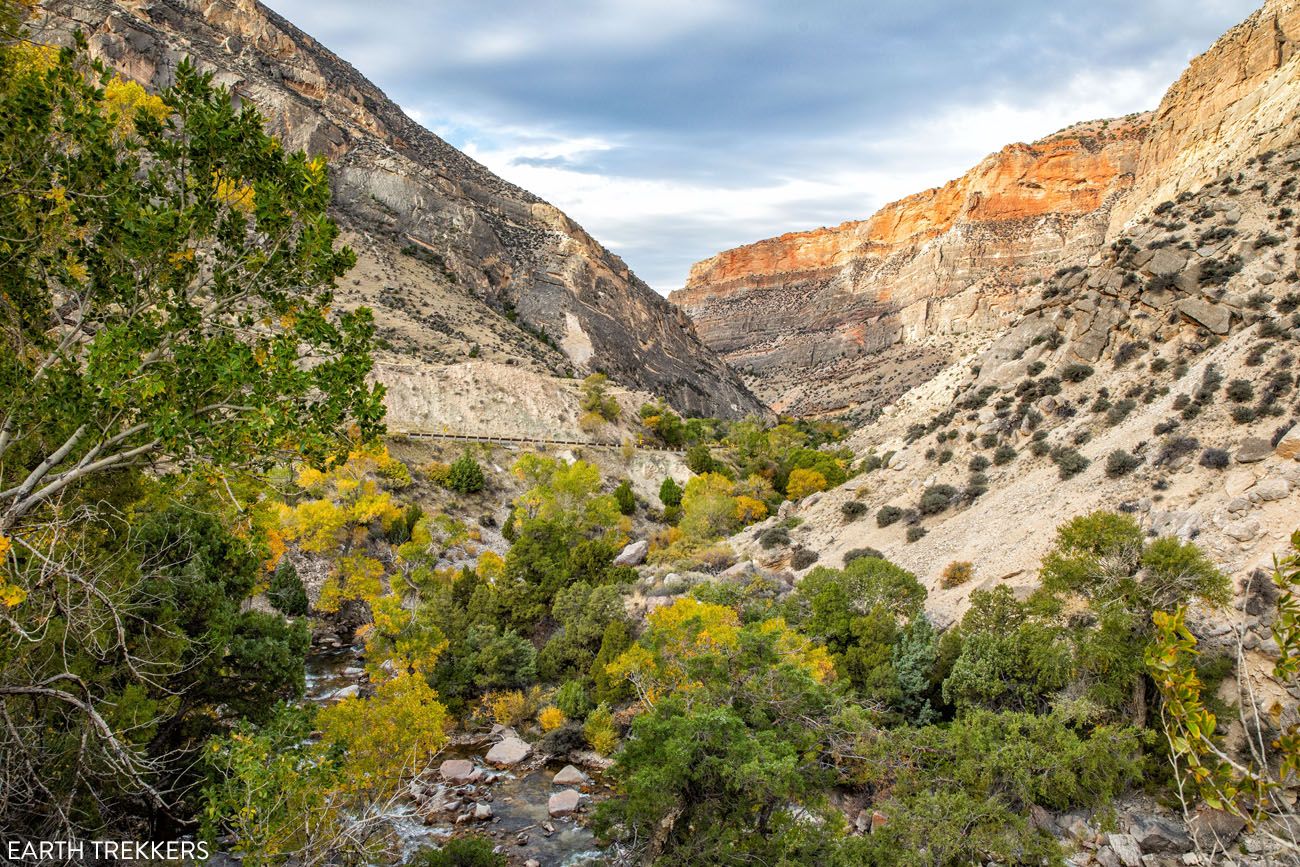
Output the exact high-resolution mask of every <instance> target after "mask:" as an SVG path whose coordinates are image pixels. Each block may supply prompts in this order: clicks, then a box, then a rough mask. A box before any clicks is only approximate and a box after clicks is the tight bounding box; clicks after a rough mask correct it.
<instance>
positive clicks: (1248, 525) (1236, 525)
mask: <svg viewBox="0 0 1300 867" xmlns="http://www.w3.org/2000/svg"><path fill="white" fill-rule="evenodd" d="M1223 535H1225V536H1229V537H1231V538H1233V539H1236V540H1237V541H1238V542H1249V541H1250V540H1251V539H1254V538H1255V537H1256V536H1258V535H1259V521H1256V520H1254V519H1253V518H1246V519H1243V520H1241V521H1233V522H1232V523H1231V524H1228V525H1226V526H1224V528H1223Z"/></svg>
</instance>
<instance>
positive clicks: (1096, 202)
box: [670, 0, 1300, 414]
mask: <svg viewBox="0 0 1300 867" xmlns="http://www.w3.org/2000/svg"><path fill="white" fill-rule="evenodd" d="M1298 36H1300V3H1298V2H1296V0H1270V2H1268V3H1266V4H1265V5H1264V6H1263V7H1262V8H1261V9H1259V10H1258V11H1256V12H1255V13H1254V14H1252V15H1251V16H1250V17H1249V18H1248V19H1247V20H1246V21H1245V22H1243V23H1242V24H1240V25H1238V26H1237V27H1235V28H1233V29H1232V30H1230V31H1229V32H1228V33H1226V34H1225V35H1224V36H1223V37H1222V38H1221V39H1219V40H1218V41H1217V42H1216V43H1215V45H1214V46H1213V47H1212V48H1211V49H1210V50H1209V51H1207V52H1206V53H1205V54H1203V55H1201V56H1200V57H1198V58H1196V59H1195V60H1194V61H1193V62H1192V63H1191V65H1190V66H1189V68H1188V69H1187V71H1186V72H1185V73H1184V74H1183V76H1182V77H1181V78H1180V79H1179V80H1178V81H1177V82H1176V83H1175V84H1174V85H1173V86H1172V87H1171V88H1170V89H1169V91H1168V93H1167V94H1166V96H1165V97H1164V99H1163V101H1162V102H1161V104H1160V106H1159V108H1158V109H1157V110H1156V111H1155V112H1152V113H1148V114H1140V115H1133V116H1129V117H1125V118H1122V119H1117V120H1111V121H1104V120H1103V121H1093V122H1088V123H1082V124H1078V125H1076V126H1073V127H1070V128H1068V129H1066V130H1062V131H1061V132H1058V133H1056V134H1054V135H1052V136H1049V137H1047V138H1045V139H1042V140H1040V141H1038V142H1035V143H1033V144H1014V145H1010V146H1008V147H1005V148H1003V149H1002V150H1001V151H999V152H997V153H995V154H992V155H990V156H989V157H987V158H985V159H984V160H983V161H981V162H980V163H979V165H977V166H975V167H974V168H973V169H971V170H970V171H969V172H967V173H966V174H965V175H963V176H962V177H961V178H958V179H956V180H954V181H951V182H949V183H948V184H945V185H944V186H942V187H938V188H935V189H931V190H927V191H925V192H922V193H919V194H916V195H913V196H909V197H907V198H905V199H902V200H900V201H897V202H894V203H892V204H889V205H886V206H885V207H884V208H882V209H881V210H880V211H878V212H877V213H876V214H875V215H873V216H871V217H870V218H868V219H866V220H862V221H855V222H849V223H845V224H843V225H840V226H836V227H833V228H826V229H816V230H813V231H808V232H795V233H790V234H786V235H782V236H780V237H777V238H772V239H768V240H765V241H759V242H757V243H755V244H750V245H746V246H743V247H739V248H736V249H734V250H728V251H726V252H723V253H719V254H718V255H716V256H713V257H712V258H709V259H706V260H704V261H702V262H700V263H698V264H696V265H695V266H694V267H693V268H692V269H691V272H690V276H689V279H688V281H687V285H686V287H685V288H684V289H682V290H679V291H677V292H674V293H672V295H670V299H671V300H672V301H673V302H674V303H675V304H677V305H678V306H680V307H681V308H682V309H683V310H684V311H685V312H686V313H687V314H688V315H689V316H690V317H691V318H692V320H694V322H695V324H696V329H697V332H698V333H699V335H700V336H701V338H702V339H703V340H704V342H705V343H706V344H708V345H709V346H711V347H712V348H714V349H716V350H717V351H718V352H720V353H722V354H723V356H724V357H725V358H726V359H727V360H728V361H729V362H730V363H731V364H732V365H733V366H734V367H736V368H737V370H739V371H740V372H741V373H742V374H743V375H744V376H745V378H746V380H747V382H748V383H749V385H750V386H751V387H752V388H753V389H754V390H755V392H756V393H758V394H759V396H760V397H762V398H763V399H765V400H767V401H768V402H769V403H770V404H772V405H773V406H774V407H776V408H778V409H782V410H786V411H791V412H797V413H809V414H819V413H838V412H844V411H849V410H855V409H865V410H870V409H874V408H876V407H879V406H882V405H885V404H887V403H888V402H890V401H891V400H893V399H895V398H897V397H898V396H899V395H900V394H902V393H903V392H905V391H906V390H907V389H908V388H911V387H914V386H916V385H917V384H919V383H921V382H923V381H925V379H926V378H928V376H930V375H932V374H933V372H934V371H935V370H937V369H938V367H939V366H941V365H942V364H943V363H945V362H946V361H947V360H949V359H951V358H952V357H954V355H955V354H957V353H959V352H960V351H962V350H963V347H965V346H966V342H963V339H962V335H968V334H974V333H987V332H992V331H995V330H996V329H997V328H998V327H999V326H1000V325H1002V324H1004V323H1005V322H1006V321H1007V318H1008V317H1009V316H1012V315H1014V314H1015V313H1016V312H1017V311H1018V309H1019V308H1020V306H1021V305H1022V304H1023V303H1024V299H1025V298H1026V297H1027V295H1028V294H1030V293H1029V292H1028V291H1027V290H1029V289H1031V288H1032V287H1033V286H1035V285H1037V284H1039V283H1041V281H1042V280H1044V279H1046V278H1050V277H1051V276H1052V274H1053V273H1054V272H1055V271H1056V270H1058V269H1059V268H1061V267H1062V266H1063V265H1069V264H1076V263H1083V262H1087V261H1088V260H1089V259H1090V258H1091V257H1092V256H1094V255H1095V254H1096V253H1097V252H1098V251H1100V250H1101V249H1102V248H1103V247H1104V246H1105V244H1106V243H1108V241H1109V240H1111V239H1112V238H1114V237H1115V236H1116V235H1117V233H1118V232H1119V231H1120V230H1121V229H1122V228H1123V227H1124V226H1125V225H1127V224H1130V223H1132V222H1134V221H1136V220H1139V219H1142V218H1143V217H1145V216H1146V215H1148V214H1149V213H1150V212H1151V211H1152V209H1153V208H1154V207H1156V206H1157V205H1158V204H1159V203H1160V202H1162V201H1164V200H1166V199H1170V198H1173V197H1174V196H1176V195H1177V194H1178V193H1180V192H1183V191H1185V190H1190V189H1193V188H1197V187H1199V186H1201V185H1203V184H1206V183H1208V182H1210V181H1212V180H1214V179H1215V178H1216V176H1217V175H1218V174H1219V173H1220V172H1221V171H1222V170H1223V167H1224V166H1228V165H1231V164H1237V163H1239V162H1240V161H1241V160H1243V159H1245V158H1247V157H1248V156H1250V155H1251V154H1255V153H1259V152H1262V151H1265V150H1268V149H1270V148H1274V147H1278V146H1280V145H1281V144H1282V143H1284V142H1285V141H1287V140H1289V138H1290V136H1291V134H1292V130H1294V129H1295V127H1296V125H1297V122H1298V121H1300V111H1298V109H1300V86H1297V84H1298V82H1300V57H1298V56H1297V55H1298V54H1300V52H1297V51H1296V40H1297V37H1298Z"/></svg>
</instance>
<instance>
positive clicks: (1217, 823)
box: [1187, 805, 1246, 853]
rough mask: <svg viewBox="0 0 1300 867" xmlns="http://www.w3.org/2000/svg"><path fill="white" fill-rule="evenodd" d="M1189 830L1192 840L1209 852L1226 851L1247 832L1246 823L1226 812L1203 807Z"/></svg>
mask: <svg viewBox="0 0 1300 867" xmlns="http://www.w3.org/2000/svg"><path fill="white" fill-rule="evenodd" d="M1187 828H1188V830H1189V831H1191V832H1192V839H1193V840H1195V841H1196V844H1197V845H1198V846H1200V847H1201V848H1202V849H1205V850H1206V851H1207V852H1211V853H1212V852H1215V851H1224V850H1226V849H1227V847H1228V846H1229V845H1231V844H1232V843H1233V842H1235V841H1236V839H1237V838H1238V837H1240V836H1241V832H1242V831H1244V830H1246V822H1245V820H1244V819H1241V818H1239V817H1237V816H1234V815H1232V814H1231V813H1229V812H1226V811H1224V810H1215V809H1213V808H1211V807H1207V806H1205V805H1201V806H1200V807H1199V808H1198V809H1197V810H1196V813H1195V814H1194V815H1193V816H1192V818H1191V820H1190V821H1188V823H1187Z"/></svg>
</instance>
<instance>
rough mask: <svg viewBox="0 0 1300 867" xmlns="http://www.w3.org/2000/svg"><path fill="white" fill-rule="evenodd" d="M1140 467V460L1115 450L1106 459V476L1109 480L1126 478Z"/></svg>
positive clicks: (1122, 451)
mask: <svg viewBox="0 0 1300 867" xmlns="http://www.w3.org/2000/svg"><path fill="white" fill-rule="evenodd" d="M1141 465H1142V459H1141V458H1139V457H1137V456H1136V455H1131V454H1129V453H1128V452H1126V451H1124V450H1123V449H1116V450H1115V451H1113V452H1111V453H1110V454H1109V455H1107V457H1106V475H1107V476H1108V477H1109V478H1112V479H1118V478H1120V477H1121V476H1127V475H1128V474H1129V473H1131V472H1133V471H1134V470H1135V469H1137V468H1138V467H1139V466H1141Z"/></svg>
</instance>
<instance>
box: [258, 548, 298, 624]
mask: <svg viewBox="0 0 1300 867" xmlns="http://www.w3.org/2000/svg"><path fill="white" fill-rule="evenodd" d="M266 596H267V598H268V599H269V600H270V602H271V605H272V606H274V607H275V609H276V610H277V611H279V612H280V613H281V614H285V615H287V616H289V617H301V616H303V615H304V614H306V613H307V608H308V605H307V590H306V588H305V587H303V586H302V579H301V578H299V577H298V570H297V569H295V568H294V567H293V564H292V563H290V562H289V560H288V559H287V558H283V557H282V558H281V559H280V564H279V565H278V566H276V567H275V574H274V575H272V576H271V586H270V589H268V590H267V591H266Z"/></svg>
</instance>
